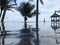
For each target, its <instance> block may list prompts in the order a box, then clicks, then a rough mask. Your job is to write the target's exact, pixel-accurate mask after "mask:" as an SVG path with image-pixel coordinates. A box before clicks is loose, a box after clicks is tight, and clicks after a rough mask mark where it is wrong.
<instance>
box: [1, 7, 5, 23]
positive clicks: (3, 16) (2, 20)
mask: <svg viewBox="0 0 60 45" xmlns="http://www.w3.org/2000/svg"><path fill="white" fill-rule="evenodd" d="M5 13H6V8H5V9H4V12H3V15H2V19H1V22H4V18H5Z"/></svg>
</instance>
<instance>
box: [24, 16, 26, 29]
mask: <svg viewBox="0 0 60 45" xmlns="http://www.w3.org/2000/svg"><path fill="white" fill-rule="evenodd" d="M24 20H25V30H27V23H26V20H27V17H26V16H25V17H24Z"/></svg>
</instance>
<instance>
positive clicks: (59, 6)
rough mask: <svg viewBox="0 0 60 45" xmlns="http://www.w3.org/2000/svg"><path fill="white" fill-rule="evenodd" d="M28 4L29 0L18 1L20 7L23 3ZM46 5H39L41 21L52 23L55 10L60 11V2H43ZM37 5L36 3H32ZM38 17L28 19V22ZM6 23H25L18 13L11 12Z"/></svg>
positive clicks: (6, 18) (47, 0) (48, 0)
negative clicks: (51, 17) (51, 19)
mask: <svg viewBox="0 0 60 45" xmlns="http://www.w3.org/2000/svg"><path fill="white" fill-rule="evenodd" d="M23 1H25V2H27V1H28V0H17V3H18V5H19V4H20V3H21V2H23ZM43 2H44V5H42V4H41V3H39V12H40V13H41V14H39V21H43V20H44V18H45V20H46V21H50V16H51V15H52V14H53V13H54V11H55V10H60V0H43ZM32 3H34V4H36V1H35V0H34V2H32ZM35 17H36V16H34V17H32V18H30V19H28V21H35V19H36V18H35ZM5 21H24V18H23V16H21V14H20V13H19V12H17V11H15V12H11V11H7V12H6V16H5Z"/></svg>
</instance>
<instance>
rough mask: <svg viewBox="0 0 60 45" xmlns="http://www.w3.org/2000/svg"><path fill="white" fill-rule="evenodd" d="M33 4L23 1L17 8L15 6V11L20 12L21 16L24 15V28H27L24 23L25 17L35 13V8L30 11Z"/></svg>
mask: <svg viewBox="0 0 60 45" xmlns="http://www.w3.org/2000/svg"><path fill="white" fill-rule="evenodd" d="M34 7H35V6H34V5H32V4H30V3H29V2H27V3H25V2H22V3H21V4H20V6H18V7H17V8H16V10H17V11H19V12H20V13H21V14H22V16H23V17H24V20H25V21H24V22H25V30H26V28H27V25H26V21H27V17H32V16H33V15H35V14H36V10H34V11H33V12H32V10H33V9H34Z"/></svg>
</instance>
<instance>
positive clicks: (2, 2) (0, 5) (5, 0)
mask: <svg viewBox="0 0 60 45" xmlns="http://www.w3.org/2000/svg"><path fill="white" fill-rule="evenodd" d="M11 2H14V4H11ZM14 5H16V0H0V9H1V14H2V11H3V15H2V18H1V22H3V21H4V17H5V13H6V10H11V8H14V7H13V6H14ZM11 11H12V10H11Z"/></svg>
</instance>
